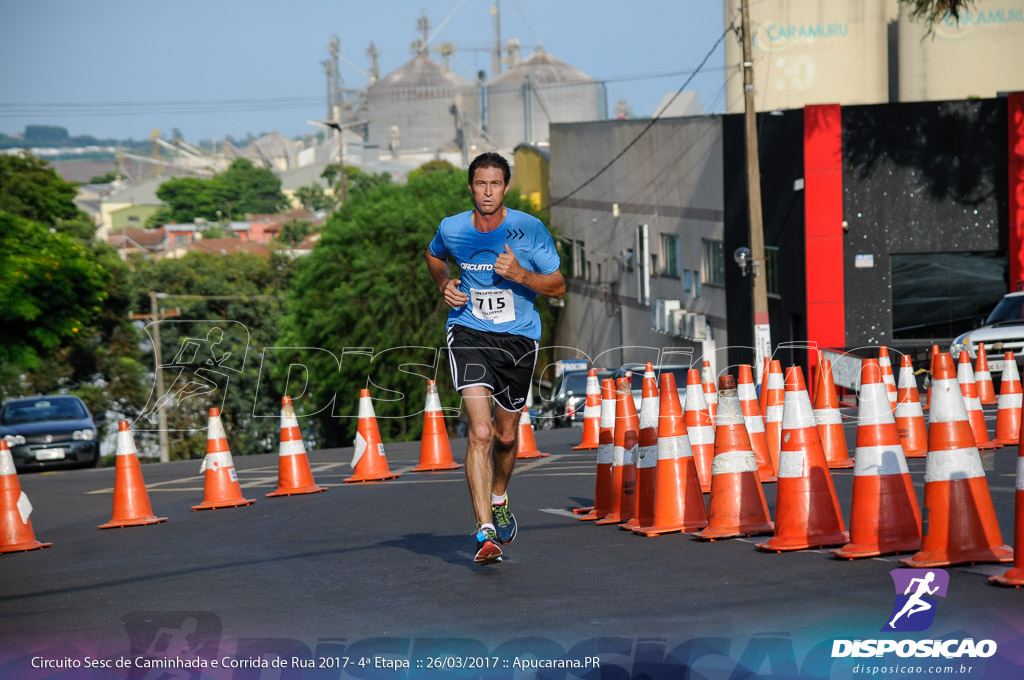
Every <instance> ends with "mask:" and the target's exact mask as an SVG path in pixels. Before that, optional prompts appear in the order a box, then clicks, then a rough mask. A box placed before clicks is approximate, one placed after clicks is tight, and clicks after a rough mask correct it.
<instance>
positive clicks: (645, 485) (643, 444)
mask: <svg viewBox="0 0 1024 680" xmlns="http://www.w3.org/2000/svg"><path fill="white" fill-rule="evenodd" d="M660 402H661V399H660V396H659V395H658V384H657V382H655V379H654V373H653V371H652V372H651V377H649V378H648V377H646V374H645V377H644V382H643V396H642V397H641V402H640V437H639V442H638V448H637V454H636V514H635V515H634V518H633V519H632V520H630V521H629V522H626V523H625V524H622V525H620V526H619V528H620V529H628V530H632V529H634V528H636V527H640V526H646V527H649V526H651V524H653V523H654V493H655V491H656V489H657V481H658V414H659V407H660V406H661V403H660Z"/></svg>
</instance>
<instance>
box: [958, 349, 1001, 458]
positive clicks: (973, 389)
mask: <svg viewBox="0 0 1024 680" xmlns="http://www.w3.org/2000/svg"><path fill="white" fill-rule="evenodd" d="M956 379H957V381H958V382H959V383H960V394H961V396H963V398H964V406H965V407H966V408H967V419H968V422H970V424H971V431H972V432H974V443H975V445H976V446H977V447H978V448H979V449H997V448H999V447H1000V446H1001V445H1000V444H996V443H994V442H992V441H991V440H990V439H989V438H988V425H987V424H986V423H985V412H984V411H982V410H981V402H980V401H979V400H978V386H977V384H976V383H975V382H974V369H973V368H972V367H971V357H970V356H968V354H967V352H966V351H961V352H960V362H959V363H958V364H957V373H956Z"/></svg>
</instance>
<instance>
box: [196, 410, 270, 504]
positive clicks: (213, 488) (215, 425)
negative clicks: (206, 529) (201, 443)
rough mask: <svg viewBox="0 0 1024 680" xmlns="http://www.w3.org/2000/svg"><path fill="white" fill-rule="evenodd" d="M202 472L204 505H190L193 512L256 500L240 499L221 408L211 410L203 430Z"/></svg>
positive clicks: (250, 502)
mask: <svg viewBox="0 0 1024 680" xmlns="http://www.w3.org/2000/svg"><path fill="white" fill-rule="evenodd" d="M201 471H202V472H203V473H204V474H205V478H204V480H203V502H202V503H200V504H199V505H193V506H192V509H193V510H215V509H217V508H237V507H239V506H242V505H252V504H253V503H255V502H256V501H253V500H249V499H248V498H243V497H242V487H241V485H239V483H238V471H237V470H235V461H234V459H233V458H232V457H231V448H230V447H229V446H228V437H227V434H225V432H224V424H223V423H222V422H221V419H220V409H218V408H211V409H210V425H209V427H208V429H207V431H206V458H204V459H203V466H202V468H201Z"/></svg>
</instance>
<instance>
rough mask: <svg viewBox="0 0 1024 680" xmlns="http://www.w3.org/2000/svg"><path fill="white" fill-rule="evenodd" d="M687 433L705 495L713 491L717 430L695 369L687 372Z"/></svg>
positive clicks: (685, 417)
mask: <svg viewBox="0 0 1024 680" xmlns="http://www.w3.org/2000/svg"><path fill="white" fill-rule="evenodd" d="M684 420H685V422H686V433H687V434H688V435H689V437H690V446H691V447H692V449H693V459H694V462H695V463H696V464H697V477H698V479H700V489H701V491H703V492H704V493H707V492H709V491H711V463H712V459H713V458H714V457H715V429H714V428H713V427H712V426H711V416H710V415H709V414H708V407H707V404H706V403H705V401H704V388H703V386H702V385H701V382H700V373H699V372H698V371H697V369H695V368H691V369H690V370H689V371H687V372H686V412H685V415H684Z"/></svg>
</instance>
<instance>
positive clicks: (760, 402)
mask: <svg viewBox="0 0 1024 680" xmlns="http://www.w3.org/2000/svg"><path fill="white" fill-rule="evenodd" d="M771 364H772V360H771V358H770V357H765V358H764V366H762V367H761V382H759V383H758V385H760V387H761V391H760V393H759V394H758V396H757V408H758V409H760V411H761V419H762V420H764V421H765V425H767V424H768V423H767V421H768V375H769V374H770V373H771V370H770V369H771Z"/></svg>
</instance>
